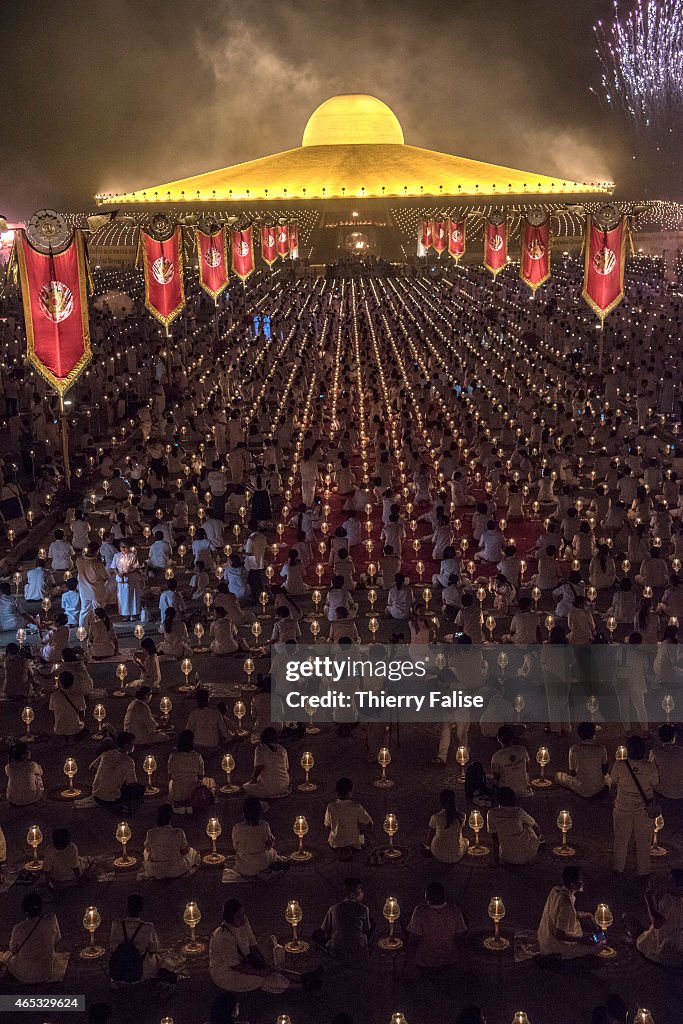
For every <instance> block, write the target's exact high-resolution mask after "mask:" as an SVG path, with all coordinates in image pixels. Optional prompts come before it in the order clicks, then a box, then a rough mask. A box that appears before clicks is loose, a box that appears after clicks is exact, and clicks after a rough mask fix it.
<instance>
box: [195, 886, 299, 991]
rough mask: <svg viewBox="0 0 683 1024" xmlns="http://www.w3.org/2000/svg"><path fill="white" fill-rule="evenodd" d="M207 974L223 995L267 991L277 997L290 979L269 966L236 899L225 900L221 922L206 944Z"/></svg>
mask: <svg viewBox="0 0 683 1024" xmlns="http://www.w3.org/2000/svg"><path fill="white" fill-rule="evenodd" d="M209 974H210V975H211V980H212V981H213V983H214V985H217V986H218V988H221V989H223V990H224V991H225V992H235V993H236V992H256V991H259V990H260V991H261V992H270V993H272V994H273V995H280V994H281V993H282V992H285V991H286V990H287V989H288V988H289V985H290V982H289V980H288V979H287V978H286V977H285V976H284V974H280V973H278V972H277V971H275V970H273V969H272V968H270V967H268V965H267V964H266V961H265V960H264V958H263V956H262V954H261V952H260V950H259V948H258V945H257V943H256V936H255V935H254V933H253V931H252V930H251V925H250V924H249V921H248V919H247V916H246V914H245V913H244V907H243V906H242V904H241V903H240V901H239V900H227V902H226V903H225V905H224V906H223V920H222V922H221V924H220V925H219V927H218V928H216V930H215V932H214V933H213V935H212V936H211V941H210V942H209Z"/></svg>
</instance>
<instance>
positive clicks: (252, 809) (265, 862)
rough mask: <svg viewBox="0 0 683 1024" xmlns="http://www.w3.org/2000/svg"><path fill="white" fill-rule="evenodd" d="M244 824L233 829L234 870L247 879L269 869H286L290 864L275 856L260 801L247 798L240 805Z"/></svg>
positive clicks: (272, 840) (271, 837)
mask: <svg viewBox="0 0 683 1024" xmlns="http://www.w3.org/2000/svg"><path fill="white" fill-rule="evenodd" d="M242 810H243V814H244V821H238V822H237V823H236V824H235V825H233V827H232V846H233V849H234V851H235V871H237V872H238V874H240V875H244V876H245V877H246V878H253V877H254V875H258V874H260V873H261V872H262V871H267V870H268V869H270V868H284V867H289V861H288V860H286V858H284V857H278V855H277V853H276V851H275V839H274V837H273V833H272V832H271V831H270V825H269V824H268V822H267V821H264V820H263V818H262V817H261V801H260V800H259V799H258V798H257V797H255V796H248V797H247V799H246V800H245V801H244V804H243V808H242Z"/></svg>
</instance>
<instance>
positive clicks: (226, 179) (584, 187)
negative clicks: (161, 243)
mask: <svg viewBox="0 0 683 1024" xmlns="http://www.w3.org/2000/svg"><path fill="white" fill-rule="evenodd" d="M610 191H611V185H610V183H599V184H596V183H593V182H591V183H590V184H586V183H581V182H575V181H566V180H564V179H562V178H553V177H549V176H548V175H545V174H538V173H536V172H534V171H519V170H515V169H513V168H510V167H499V166H498V165H496V164H489V163H483V162H482V161H479V160H468V159H466V158H464V157H459V156H450V155H449V154H447V153H438V152H434V151H433V150H430V149H419V148H418V147H416V146H407V145H405V143H404V141H403V131H402V129H401V125H400V123H399V120H398V118H397V117H396V115H395V114H394V112H393V111H392V110H390V108H389V107H388V106H387V105H386V104H385V103H382V101H381V100H378V99H376V97H374V96H365V95H357V94H351V95H345V96H333V97H331V98H330V99H328V100H326V101H325V102H324V103H322V104H321V105H320V106H319V107H318V108H317V109H316V110H315V111H314V112H313V114H312V115H311V117H310V118H309V119H308V123H307V124H306V128H305V130H304V135H303V140H302V145H301V146H300V147H299V148H298V149H289V150H286V151H285V152H283V153H275V154H274V155H273V156H265V157H261V158H259V159H258V160H248V161H246V162H245V163H241V164H234V165H233V166H232V167H223V168H221V169H219V170H216V171H208V172H206V173H204V174H196V175H193V176H192V177H189V178H181V179H180V180H178V181H171V182H167V183H166V184H163V185H153V186H149V187H148V188H146V189H140V190H138V191H136V192H129V193H127V194H125V195H113V194H101V195H98V196H96V197H95V198H96V200H97V202H98V204H103V203H117V204H118V203H134V204H140V203H169V202H170V203H182V202H189V203H196V202H198V201H199V202H213V201H216V202H219V201H220V202H230V201H231V200H232V201H241V202H244V201H251V200H260V201H264V200H291V199H341V198H364V197H365V198H381V197H385V196H386V197H394V198H395V197H400V196H403V197H406V198H419V197H429V196H432V197H434V196H437V197H439V196H456V197H457V196H482V195H483V196H488V197H495V196H510V195H526V194H528V195H539V194H540V195H574V194H578V193H596V192H610Z"/></svg>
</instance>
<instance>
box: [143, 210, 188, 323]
mask: <svg viewBox="0 0 683 1024" xmlns="http://www.w3.org/2000/svg"><path fill="white" fill-rule="evenodd" d="M139 244H140V250H141V251H142V258H143V261H144V270H145V306H146V307H147V309H148V310H149V311H150V313H151V314H152V316H155V317H156V318H157V320H158V321H159V322H160V323H162V324H163V325H164V327H165V328H166V330H167V331H168V327H169V324H171V323H172V322H173V321H174V320H175V318H176V317H177V316H179V315H180V314H181V313H182V311H183V309H184V308H185V282H184V280H183V246H182V236H181V229H180V227H179V226H178V227H176V228H175V229H174V231H173V234H172V235H171V237H170V238H167V239H165V240H164V241H163V242H158V241H157V240H156V238H152V236H151V235H148V234H147V232H146V231H143V230H140V243H139Z"/></svg>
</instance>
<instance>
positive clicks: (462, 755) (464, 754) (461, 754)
mask: <svg viewBox="0 0 683 1024" xmlns="http://www.w3.org/2000/svg"><path fill="white" fill-rule="evenodd" d="M469 759H470V751H469V747H464V746H460V747H458V749H457V750H456V752H455V760H456V761H457V762H458V764H459V765H460V774H459V775H458V778H457V780H456V781H457V783H458V785H459V786H464V785H465V768H466V766H467V764H468V762H469Z"/></svg>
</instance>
